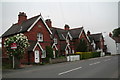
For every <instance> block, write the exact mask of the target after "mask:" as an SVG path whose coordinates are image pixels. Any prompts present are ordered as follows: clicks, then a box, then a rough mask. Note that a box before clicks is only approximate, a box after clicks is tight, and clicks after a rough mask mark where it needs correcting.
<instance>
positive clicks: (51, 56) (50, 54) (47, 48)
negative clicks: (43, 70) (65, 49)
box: [46, 46, 54, 58]
mask: <svg viewBox="0 0 120 80" xmlns="http://www.w3.org/2000/svg"><path fill="white" fill-rule="evenodd" d="M46 53H47V58H53V57H54V55H53V49H52V47H51V46H46Z"/></svg>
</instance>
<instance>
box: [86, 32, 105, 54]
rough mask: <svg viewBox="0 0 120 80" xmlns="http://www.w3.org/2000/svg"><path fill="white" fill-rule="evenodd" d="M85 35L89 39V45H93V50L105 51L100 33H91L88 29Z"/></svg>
mask: <svg viewBox="0 0 120 80" xmlns="http://www.w3.org/2000/svg"><path fill="white" fill-rule="evenodd" d="M87 35H88V37H89V39H90V42H91V45H92V46H93V50H95V51H102V52H106V47H105V45H104V37H103V35H102V33H97V34H91V33H90V31H88V32H87Z"/></svg>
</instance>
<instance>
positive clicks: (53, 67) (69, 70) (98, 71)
mask: <svg viewBox="0 0 120 80" xmlns="http://www.w3.org/2000/svg"><path fill="white" fill-rule="evenodd" d="M2 76H3V78H118V56H107V57H100V58H92V59H88V60H80V61H74V62H64V63H58V64H49V65H40V66H32V67H29V68H24V69H17V70H9V71H3V75H2Z"/></svg>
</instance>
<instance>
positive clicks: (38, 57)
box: [34, 50, 40, 63]
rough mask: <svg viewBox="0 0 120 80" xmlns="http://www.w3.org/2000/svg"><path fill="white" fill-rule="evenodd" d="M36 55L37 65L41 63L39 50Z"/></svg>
mask: <svg viewBox="0 0 120 80" xmlns="http://www.w3.org/2000/svg"><path fill="white" fill-rule="evenodd" d="M34 54H35V63H39V62H40V54H39V51H38V50H35V52H34Z"/></svg>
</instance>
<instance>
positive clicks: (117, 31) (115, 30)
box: [113, 27, 120, 37]
mask: <svg viewBox="0 0 120 80" xmlns="http://www.w3.org/2000/svg"><path fill="white" fill-rule="evenodd" d="M119 35H120V27H119V28H116V29H114V30H113V37H118V36H119Z"/></svg>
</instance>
